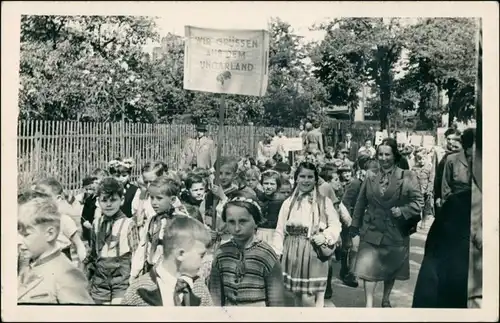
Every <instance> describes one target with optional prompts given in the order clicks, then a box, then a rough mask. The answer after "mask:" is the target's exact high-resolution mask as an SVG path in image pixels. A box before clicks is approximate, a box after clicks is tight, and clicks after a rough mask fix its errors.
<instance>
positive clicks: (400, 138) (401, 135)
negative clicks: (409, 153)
mask: <svg viewBox="0 0 500 323" xmlns="http://www.w3.org/2000/svg"><path fill="white" fill-rule="evenodd" d="M396 141H397V142H398V144H399V143H402V144H406V143H408V136H407V135H406V132H398V133H397V134H396Z"/></svg>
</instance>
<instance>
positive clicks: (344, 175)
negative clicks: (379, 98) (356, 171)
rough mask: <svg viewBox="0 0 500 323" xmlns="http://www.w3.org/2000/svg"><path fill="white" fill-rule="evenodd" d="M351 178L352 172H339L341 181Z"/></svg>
mask: <svg viewBox="0 0 500 323" xmlns="http://www.w3.org/2000/svg"><path fill="white" fill-rule="evenodd" d="M351 178H352V172H342V173H341V180H342V181H343V182H348V181H350V180H351Z"/></svg>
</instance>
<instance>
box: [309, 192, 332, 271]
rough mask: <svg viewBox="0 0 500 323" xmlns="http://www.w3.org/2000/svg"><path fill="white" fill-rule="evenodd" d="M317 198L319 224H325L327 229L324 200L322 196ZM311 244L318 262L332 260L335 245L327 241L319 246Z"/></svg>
mask: <svg viewBox="0 0 500 323" xmlns="http://www.w3.org/2000/svg"><path fill="white" fill-rule="evenodd" d="M318 197H319V201H318V211H319V222H320V223H321V222H323V223H326V225H327V228H328V215H327V214H326V209H325V203H326V198H325V197H324V196H318ZM325 229H326V228H325ZM323 231H324V230H320V234H321V232H323ZM311 243H312V244H313V249H314V251H315V252H316V254H317V255H318V259H319V260H321V261H322V262H326V261H328V260H330V259H331V258H332V256H333V254H334V252H335V243H333V244H331V245H330V244H329V243H328V241H325V243H323V244H321V245H316V244H315V243H314V242H313V241H311Z"/></svg>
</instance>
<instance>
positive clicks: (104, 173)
mask: <svg viewBox="0 0 500 323" xmlns="http://www.w3.org/2000/svg"><path fill="white" fill-rule="evenodd" d="M90 176H93V177H108V176H109V172H108V171H107V170H105V169H102V168H96V169H94V171H93V172H92V173H91V174H90Z"/></svg>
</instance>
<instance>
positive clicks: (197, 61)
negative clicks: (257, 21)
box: [184, 26, 269, 96]
mask: <svg viewBox="0 0 500 323" xmlns="http://www.w3.org/2000/svg"><path fill="white" fill-rule="evenodd" d="M185 36H186V42H185V51H184V89H187V90H194V91H202V92H212V93H226V94H241V95H252V96H263V95H264V94H265V93H266V89H267V80H268V64H269V33H268V32H267V31H266V30H238V29H209V28H198V27H193V26H186V27H185Z"/></svg>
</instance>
